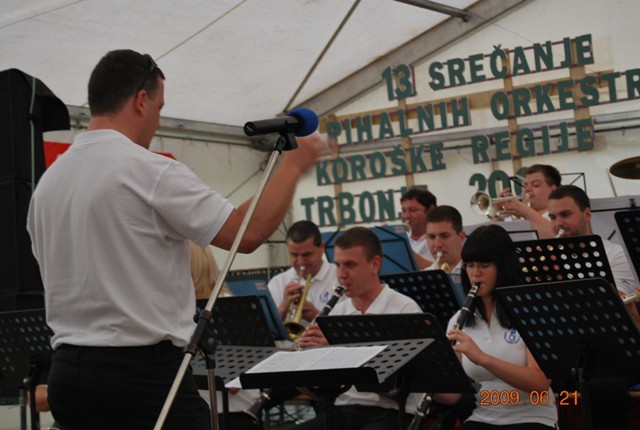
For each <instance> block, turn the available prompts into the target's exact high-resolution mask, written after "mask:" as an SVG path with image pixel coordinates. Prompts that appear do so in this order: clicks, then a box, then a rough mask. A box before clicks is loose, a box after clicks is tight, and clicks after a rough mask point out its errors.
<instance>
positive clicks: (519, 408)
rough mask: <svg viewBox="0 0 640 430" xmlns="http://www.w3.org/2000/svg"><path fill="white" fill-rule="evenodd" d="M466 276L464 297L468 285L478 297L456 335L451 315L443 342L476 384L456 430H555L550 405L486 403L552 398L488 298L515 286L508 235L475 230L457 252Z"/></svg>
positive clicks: (492, 228) (516, 270)
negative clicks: (496, 398) (492, 396)
mask: <svg viewBox="0 0 640 430" xmlns="http://www.w3.org/2000/svg"><path fill="white" fill-rule="evenodd" d="M462 259H463V260H464V262H465V266H466V267H465V269H464V270H465V271H466V275H467V276H465V275H464V274H463V277H462V278H463V286H464V289H465V293H466V292H468V291H469V290H470V289H471V285H477V286H478V287H479V288H478V292H477V296H476V299H475V301H474V305H472V308H471V311H472V312H474V310H475V312H474V313H472V314H471V316H470V317H469V318H468V321H467V322H466V324H465V326H464V327H463V329H462V330H452V328H453V325H454V323H455V322H456V321H457V320H458V314H459V313H460V312H458V313H456V314H455V315H454V316H453V317H452V318H451V320H450V321H449V325H448V328H447V330H448V337H449V339H450V340H452V341H455V342H456V344H455V345H454V346H453V349H454V351H455V352H456V353H457V354H458V357H459V358H460V360H461V362H462V367H463V368H464V370H465V372H466V373H467V375H469V377H471V378H472V379H474V380H475V381H476V382H478V383H479V384H480V389H479V392H478V394H477V395H476V407H475V409H474V410H473V412H472V414H471V416H470V417H469V418H468V419H467V420H466V421H465V422H464V424H463V425H462V426H461V427H460V429H464V430H485V429H491V430H494V429H501V428H505V429H509V430H518V429H522V430H525V429H526V430H538V429H539V430H551V429H555V425H556V421H557V412H556V409H555V406H554V405H552V404H547V405H545V406H543V405H542V404H536V405H532V404H531V403H530V402H526V401H519V402H512V403H510V402H504V403H502V402H492V401H488V400H487V399H488V396H489V393H492V392H497V393H507V394H510V395H511V393H513V395H514V397H515V395H517V396H518V398H519V399H526V400H528V399H529V393H531V392H535V393H537V394H539V393H543V395H544V396H548V398H550V399H553V392H552V391H551V388H550V383H551V381H550V380H549V379H547V377H546V376H545V375H544V373H543V372H542V370H541V369H540V367H539V366H538V364H537V363H536V361H535V359H534V358H533V356H532V355H531V352H529V349H528V348H527V346H526V345H525V344H524V341H523V340H522V338H521V337H520V335H519V334H518V332H517V331H516V330H515V328H514V327H513V324H512V322H511V320H510V318H509V316H508V315H507V313H506V310H505V309H504V308H503V306H502V303H501V302H500V301H498V300H497V298H496V295H495V293H494V291H495V289H496V288H500V287H502V286H510V285H518V284H519V283H520V275H521V268H520V265H519V264H518V261H517V260H516V254H515V247H514V244H513V242H512V240H511V238H510V237H509V234H508V233H507V232H506V231H505V230H504V229H503V228H502V227H500V226H498V225H497V224H489V225H485V226H480V227H478V228H477V229H476V230H474V231H473V233H471V234H470V235H469V236H468V237H467V240H466V242H465V244H464V247H463V248H462ZM460 398H461V394H437V395H436V396H435V399H436V400H437V401H438V402H440V403H444V404H452V403H455V402H457V401H459V400H460Z"/></svg>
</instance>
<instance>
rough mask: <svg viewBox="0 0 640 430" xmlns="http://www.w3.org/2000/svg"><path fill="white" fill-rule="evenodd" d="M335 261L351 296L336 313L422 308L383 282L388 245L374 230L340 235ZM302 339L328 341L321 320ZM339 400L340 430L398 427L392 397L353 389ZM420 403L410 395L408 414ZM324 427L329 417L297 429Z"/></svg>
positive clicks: (315, 343)
mask: <svg viewBox="0 0 640 430" xmlns="http://www.w3.org/2000/svg"><path fill="white" fill-rule="evenodd" d="M334 263H335V265H336V268H337V272H338V283H339V284H340V285H342V286H343V287H345V289H346V291H345V295H346V296H347V298H348V299H347V300H345V301H343V302H342V303H338V304H337V305H336V306H335V308H333V311H332V312H331V315H369V314H398V313H420V312H422V310H421V309H420V306H418V304H417V303H416V302H415V301H413V299H411V298H409V297H407V296H405V295H403V294H400V293H398V292H396V291H394V290H393V289H391V288H390V287H389V286H388V285H385V284H381V283H380V280H379V278H378V273H379V271H380V266H381V265H382V244H381V243H380V240H379V239H378V237H377V236H376V235H375V233H373V232H372V231H371V230H369V229H367V228H364V227H353V228H351V229H349V230H347V231H345V232H344V233H343V234H342V235H341V236H340V237H338V239H337V240H336V242H335V251H334ZM299 342H300V346H301V347H303V348H306V347H311V346H321V345H328V341H327V339H326V338H325V336H324V334H323V333H322V330H320V328H319V327H318V326H317V325H315V324H314V325H312V326H310V327H309V329H308V330H307V331H306V332H305V333H304V334H303V335H302V336H301V337H300V340H299ZM335 404H336V407H335V408H334V415H333V420H334V424H335V428H336V429H338V430H340V429H343V430H357V429H361V430H374V429H375V430H384V429H389V430H395V429H397V428H398V406H397V404H396V402H395V401H393V400H392V399H391V398H390V397H389V396H387V395H384V394H380V393H365V392H362V393H361V392H358V391H357V390H356V389H355V388H353V387H352V388H351V389H349V390H348V391H347V392H345V393H344V394H341V395H340V396H338V398H337V399H336V402H335ZM416 405H417V396H416V395H415V394H412V395H410V396H409V398H408V399H407V409H406V410H407V412H409V413H412V412H413V411H414V410H415V408H416ZM407 419H409V418H407ZM407 422H408V421H407ZM323 425H324V419H323V417H321V416H318V417H316V418H314V419H312V420H310V421H307V422H305V423H303V424H301V425H298V426H296V427H295V428H296V429H304V430H309V429H322V428H324V427H323Z"/></svg>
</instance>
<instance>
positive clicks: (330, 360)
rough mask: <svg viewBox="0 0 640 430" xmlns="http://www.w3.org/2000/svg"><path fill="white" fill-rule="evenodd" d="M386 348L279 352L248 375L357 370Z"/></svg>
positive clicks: (341, 348) (367, 347) (358, 347)
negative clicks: (356, 368)
mask: <svg viewBox="0 0 640 430" xmlns="http://www.w3.org/2000/svg"><path fill="white" fill-rule="evenodd" d="M385 348H386V345H379V346H357V347H346V346H338V347H327V348H312V349H307V350H304V351H278V352H276V353H275V354H273V355H271V356H270V357H269V358H267V359H266V360H263V361H261V362H260V363H258V364H256V365H255V366H253V367H252V368H251V369H249V370H248V371H247V373H271V372H295V371H301V370H324V369H344V368H355V367H360V366H362V365H363V364H364V363H366V362H367V361H369V360H371V359H372V358H373V357H375V356H376V355H377V354H379V353H380V352H382V351H383V350H384V349H385Z"/></svg>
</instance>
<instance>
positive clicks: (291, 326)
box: [284, 266, 311, 340]
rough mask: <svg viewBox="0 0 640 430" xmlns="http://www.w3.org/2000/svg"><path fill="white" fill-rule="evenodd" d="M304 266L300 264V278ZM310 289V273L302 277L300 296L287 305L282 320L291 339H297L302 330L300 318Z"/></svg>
mask: <svg viewBox="0 0 640 430" xmlns="http://www.w3.org/2000/svg"><path fill="white" fill-rule="evenodd" d="M304 269H305V267H304V266H300V278H301V279H302V275H303V274H304ZM310 289H311V274H310V273H309V274H307V276H306V277H305V278H304V286H303V288H302V293H301V294H300V297H299V298H298V299H296V300H293V301H292V302H291V304H290V305H289V309H288V310H287V317H286V318H285V321H284V328H285V329H286V330H287V333H289V337H290V338H291V340H296V339H298V338H299V337H300V336H301V335H302V333H303V332H304V326H303V325H302V324H301V323H300V321H301V320H302V311H303V310H304V302H306V301H307V295H308V294H309V290H310Z"/></svg>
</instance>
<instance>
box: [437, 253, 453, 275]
mask: <svg viewBox="0 0 640 430" xmlns="http://www.w3.org/2000/svg"><path fill="white" fill-rule="evenodd" d="M441 258H442V251H437V252H436V261H434V262H433V267H435V268H436V269H439V270H442V271H444V272H445V273H449V271H450V270H451V268H450V267H449V263H447V262H446V261H445V262H444V263H442V264H440V259H441Z"/></svg>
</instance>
